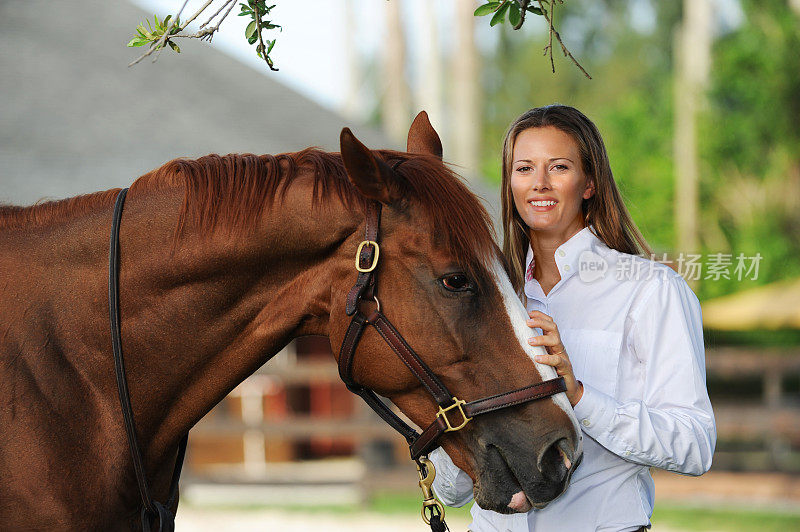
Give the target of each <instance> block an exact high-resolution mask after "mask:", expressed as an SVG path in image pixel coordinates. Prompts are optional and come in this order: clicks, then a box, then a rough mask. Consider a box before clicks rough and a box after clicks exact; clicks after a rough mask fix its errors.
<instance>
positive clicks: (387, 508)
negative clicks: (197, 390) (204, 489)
mask: <svg viewBox="0 0 800 532" xmlns="http://www.w3.org/2000/svg"><path fill="white" fill-rule="evenodd" d="M469 506H470V505H467V506H465V507H463V508H447V509H446V517H447V519H448V520H450V521H460V522H469V520H470V516H469ZM263 508H264V507H263V506H255V507H246V506H237V507H236V508H235V509H236V510H237V511H244V512H247V511H248V510H250V511H258V510H259V509H263ZM420 508H421V499H420V498H419V495H418V494H417V493H414V492H400V493H398V492H377V493H375V494H374V496H373V499H372V501H370V503H368V504H366V505H365V506H357V505H344V506H343V505H339V506H328V505H325V506H319V505H318V506H313V505H308V506H307V505H304V506H298V507H295V508H289V507H287V506H281V507H280V509H281V510H291V511H292V512H293V513H296V514H300V515H302V514H309V515H314V514H334V515H341V516H343V517H344V518H346V516H347V515H348V514H355V513H358V512H371V513H374V514H381V515H390V516H391V515H397V516H413V515H417V514H419V511H420ZM220 509H222V508H220ZM652 522H653V530H654V532H658V531H659V530H664V529H668V530H671V531H676V532H678V531H679V532H773V531H774V532H786V531H789V530H792V531H794V530H798V531H800V509H798V510H794V511H790V510H764V509H759V510H748V509H742V508H738V507H716V506H703V507H699V506H688V505H682V504H676V503H661V504H657V505H656V510H655V512H654V514H653V518H652Z"/></svg>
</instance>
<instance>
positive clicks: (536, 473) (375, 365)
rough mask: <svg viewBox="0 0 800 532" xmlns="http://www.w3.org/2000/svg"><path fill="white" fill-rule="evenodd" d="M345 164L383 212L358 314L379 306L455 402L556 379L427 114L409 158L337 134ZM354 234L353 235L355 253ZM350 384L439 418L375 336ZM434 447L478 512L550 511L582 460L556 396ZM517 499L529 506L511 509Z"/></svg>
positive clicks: (335, 319) (367, 338) (339, 299)
mask: <svg viewBox="0 0 800 532" xmlns="http://www.w3.org/2000/svg"><path fill="white" fill-rule="evenodd" d="M341 154H342V158H343V162H344V166H345V169H346V171H347V175H348V177H349V179H350V181H351V182H352V184H353V185H354V186H355V187H356V188H357V189H358V191H359V192H360V193H361V194H362V195H363V196H364V197H365V198H366V199H367V200H371V201H376V202H379V203H380V204H381V206H382V218H381V221H380V235H379V246H380V250H379V256H378V257H377V258H376V262H375V264H374V266H375V273H374V275H375V278H376V279H377V282H376V289H375V294H374V295H375V298H374V301H373V300H364V301H361V302H360V303H359V306H361V307H374V306H378V305H379V306H380V310H381V312H382V313H383V314H384V315H385V316H386V317H387V318H388V319H389V320H390V321H391V322H393V323H394V324H395V326H396V329H397V330H398V331H400V333H402V335H403V337H404V338H405V341H406V342H407V343H408V345H410V346H411V347H412V348H413V349H414V350H415V351H416V352H417V353H418V355H419V357H420V358H421V359H422V360H423V361H424V363H425V364H426V365H427V366H428V367H429V368H430V369H431V370H432V372H433V373H434V374H435V375H436V377H438V379H439V380H440V381H441V382H442V383H443V384H444V385H445V386H446V388H447V389H448V390H450V391H451V392H452V393H453V395H454V396H456V397H458V398H459V399H462V400H465V401H472V400H475V399H479V398H483V397H488V396H493V395H496V394H502V393H504V392H508V391H510V390H516V389H517V388H521V387H525V386H529V385H532V384H536V383H541V382H543V381H546V380H549V379H553V378H555V377H556V375H555V372H554V370H553V369H552V368H550V367H548V366H544V365H541V364H538V363H535V362H534V361H533V355H534V354H537V353H538V352H539V351H538V350H540V349H541V348H540V347H533V346H530V345H529V344H528V343H527V338H528V337H530V336H531V335H532V334H533V333H532V331H531V329H529V328H528V327H527V325H526V323H525V320H526V318H527V313H526V311H525V308H524V306H523V305H522V303H521V302H520V301H519V299H518V297H517V295H516V293H515V291H514V289H513V287H512V285H511V282H510V281H509V278H508V275H507V273H506V269H505V267H504V264H505V263H504V261H503V258H502V255H501V253H500V251H499V249H498V247H497V245H496V244H495V243H494V240H493V238H492V231H491V226H490V221H489V218H488V215H487V213H486V211H485V209H484V208H483V207H482V206H481V204H480V202H479V201H478V199H477V198H476V197H475V196H474V195H473V194H472V193H471V192H469V190H468V189H467V188H466V186H465V185H464V184H463V183H462V182H461V181H460V180H459V179H458V177H457V176H456V175H455V174H454V173H453V172H452V171H450V170H449V169H448V168H447V166H446V165H445V164H444V163H443V161H442V144H441V141H440V139H439V136H438V135H437V133H436V131H435V130H434V129H433V127H432V126H431V124H430V122H429V121H428V118H427V115H426V114H425V113H424V112H423V113H420V115H419V116H418V117H417V119H416V120H415V121H414V123H413V124H412V127H411V129H410V131H409V135H408V153H405V154H398V153H394V152H373V151H371V150H369V149H368V148H367V147H366V146H364V145H363V144H362V143H361V142H359V141H358V139H356V137H355V136H354V135H353V134H352V133H351V132H350V130H349V129H346V128H345V129H344V130H343V131H342V134H341ZM390 162H392V164H389V163H390ZM361 235H363V231H362V230H359V231H357V235H355V236H354V238H355V240H353V242H352V243H351V244H352V247H353V249H352V250H351V252H352V251H354V250H355V245H356V242H357V241H358V240H360V236H361ZM347 260H349V261H350V262H351V266H350V269H351V271H352V273H351V275H350V276H349V277H348V278H347V279H342V280H336V281H335V282H336V285H335V286H332V296H331V297H332V300H331V317H330V330H329V337H330V339H331V344H332V345H333V346H337V345H341V344H342V342H343V340H344V337H345V333H346V330H347V329H348V322H349V321H350V317H349V316H348V315H347V314H346V311H345V309H346V307H347V301H346V299H347V297H348V293H349V292H350V290H351V286H352V284H353V281H354V280H355V276H356V275H357V273H356V271H355V268H354V267H353V266H352V254H351V255H349V257H348V259H347ZM363 311H364V312H365V313H367V312H369V308H364V309H363ZM352 378H353V380H354V381H355V382H357V383H358V384H359V385H361V386H364V387H367V388H370V389H372V390H375V391H376V392H377V393H378V394H380V395H382V396H384V397H386V398H388V399H389V400H391V402H392V403H394V404H395V405H396V406H397V407H398V408H399V409H400V410H401V411H402V412H403V413H404V414H405V415H406V416H407V417H408V418H410V419H411V420H412V421H413V422H414V423H416V424H417V425H419V426H420V427H427V426H428V425H429V424H431V422H432V421H433V420H434V419H436V416H437V412H438V410H439V405H437V403H436V401H434V400H433V399H432V397H431V394H430V393H429V390H428V389H426V386H425V385H423V384H422V383H421V382H420V380H419V379H418V378H417V377H416V376H415V375H414V374H413V373H412V371H410V369H409V368H407V367H406V365H405V364H404V362H403V361H402V360H401V359H400V358H398V356H397V355H396V354H395V353H394V352H393V351H392V349H390V348H389V346H388V345H387V343H386V342H385V341H384V339H383V338H382V337H381V334H379V333H378V332H376V331H375V330H372V329H366V330H365V331H364V333H363V337H362V338H361V340H360V343H359V344H358V348H357V349H356V351H355V353H354V356H353V360H352ZM462 416H463V412H462ZM454 417H455V418H457V419H461V418H460V417H459V416H458V415H457V414H455V415H454ZM439 443H440V444H441V446H442V447H443V448H444V449H445V450H446V451H447V453H448V455H449V456H450V457H451V458H452V459H453V461H454V463H455V464H456V465H457V466H458V467H460V468H461V469H462V470H464V471H465V472H467V473H468V474H469V476H470V477H471V478H472V479H473V481H474V484H475V500H476V502H477V503H478V504H479V505H480V506H481V507H482V508H484V509H490V510H494V511H497V512H502V513H510V512H512V511H522V510H527V509H529V508H530V505H533V506H539V507H541V506H543V505H545V504H547V503H548V502H550V501H552V500H553V499H554V498H555V497H557V496H558V495H560V494H561V493H562V492H563V491H564V489H565V488H566V486H567V483H568V481H569V476H570V474H571V472H572V470H573V469H574V468H575V466H576V464H577V462H578V461H579V459H580V455H581V436H580V429H579V427H578V424H577V421H576V419H575V416H574V414H573V413H572V408H571V406H570V404H569V402H568V401H567V398H566V396H565V394H563V393H558V394H555V395H552V396H550V397H547V398H546V399H543V400H539V401H536V402H528V403H525V404H520V405H517V406H513V407H510V408H504V409H502V410H498V411H496V412H492V413H490V414H488V415H484V416H480V417H475V418H474V419H473V420H472V421H471V422H469V423H467V424H466V425H464V427H463V428H462V429H461V430H457V431H448V432H447V433H446V434H445V435H444V436H443V437H442V438H441V439H440V441H439ZM520 493H524V495H525V497H526V498H527V501H526V502H524V503H520V502H519V501H520V499H522V498H521V496H520V495H518V494H520ZM515 495H517V497H516V502H515V503H514V504H513V507H512V506H510V504H511V502H512V498H513V497H514V496H515ZM522 500H525V499H522Z"/></svg>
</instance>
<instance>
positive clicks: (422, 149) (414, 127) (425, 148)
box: [406, 111, 442, 159]
mask: <svg viewBox="0 0 800 532" xmlns="http://www.w3.org/2000/svg"><path fill="white" fill-rule="evenodd" d="M406 151H407V152H408V153H417V154H419V155H435V156H436V157H438V158H439V159H441V158H442V141H441V139H440V138H439V134H438V133H436V130H435V129H433V126H432V125H431V121H430V120H429V119H428V113H426V112H425V111H420V113H419V114H418V115H417V117H416V118H415V119H414V122H412V123H411V128H410V129H409V130H408V144H407V149H406Z"/></svg>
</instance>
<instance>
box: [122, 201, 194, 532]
mask: <svg viewBox="0 0 800 532" xmlns="http://www.w3.org/2000/svg"><path fill="white" fill-rule="evenodd" d="M127 193H128V189H127V188H123V189H122V190H120V191H119V194H117V200H116V202H115V203H114V218H113V222H112V224H111V245H110V249H109V253H108V310H109V315H110V316H109V317H110V320H111V347H112V349H113V351H114V372H115V373H116V376H117V393H118V395H119V403H120V406H121V407H122V417H123V418H124V420H125V433H126V434H127V435H128V448H129V449H130V452H131V459H132V460H133V470H134V472H135V473H136V482H137V483H138V484H139V495H140V496H141V498H142V515H141V517H142V530H144V531H145V532H149V531H150V530H151V529H152V527H153V524H154V521H153V520H154V518H158V528H157V529H156V530H158V531H159V532H172V531H173V530H175V515H174V514H173V513H172V510H171V508H172V507H173V506H175V504H176V503H177V502H178V480H179V479H180V476H181V468H182V466H183V459H184V457H185V456H186V442H187V440H188V438H189V433H188V432H187V433H186V434H185V435H184V436H183V438H181V441H180V444H179V445H178V456H177V458H176V459H175V469H174V470H173V471H172V481H171V482H170V487H169V499H168V500H167V502H166V504H162V503H160V502H158V501H156V500H155V499H153V497H152V495H151V493H150V487H149V486H148V484H147V477H146V473H145V470H144V463H143V460H142V452H141V450H140V449H139V438H138V437H137V435H136V423H135V422H134V419H133V408H132V407H131V396H130V392H129V391H128V382H127V378H126V376H125V361H124V359H123V357H122V335H121V333H120V325H119V225H120V221H121V220H122V208H123V206H124V205H125V195H126V194H127Z"/></svg>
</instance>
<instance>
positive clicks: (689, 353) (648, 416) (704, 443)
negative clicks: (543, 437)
mask: <svg viewBox="0 0 800 532" xmlns="http://www.w3.org/2000/svg"><path fill="white" fill-rule="evenodd" d="M629 334H630V335H631V347H632V349H633V351H634V353H635V354H636V356H637V357H638V359H639V360H640V361H641V362H642V363H643V364H644V365H645V371H644V378H645V382H644V393H643V397H642V399H641V400H630V401H623V402H620V401H617V400H616V399H615V398H613V397H610V396H609V395H606V394H605V393H603V392H601V391H599V390H597V389H596V388H593V387H592V386H590V385H588V384H585V383H584V392H583V397H581V400H580V401H579V402H578V404H576V405H575V415H576V416H577V418H578V420H579V421H580V423H581V425H582V426H583V431H584V432H585V433H586V434H587V435H588V436H590V437H591V438H593V439H594V440H596V441H597V442H598V443H599V444H600V445H602V446H603V447H605V448H606V449H608V450H609V451H611V452H613V453H614V454H616V455H618V456H620V457H622V458H624V459H625V460H628V461H631V462H635V463H638V464H642V465H646V466H654V467H658V468H661V469H667V470H669V471H675V472H677V473H683V474H687V475H702V474H703V473H705V472H706V471H708V469H709V468H710V467H711V458H712V455H713V454H714V447H715V445H716V441H717V429H716V425H715V422H714V413H713V411H712V409H711V402H710V400H709V398H708V391H707V389H706V372H705V349H704V347H703V329H702V317H701V312H700V303H699V301H698V300H697V296H695V294H694V292H692V290H691V288H689V286H688V285H687V284H686V281H684V279H683V278H682V277H680V276H678V275H670V276H668V277H667V279H661V280H660V283H659V284H658V285H657V286H656V287H655V288H654V289H653V291H652V293H651V294H650V296H649V297H647V298H646V300H645V302H644V305H643V306H642V307H641V308H640V310H639V311H638V313H637V317H636V319H635V320H634V321H633V323H632V325H631V327H630V332H629Z"/></svg>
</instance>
